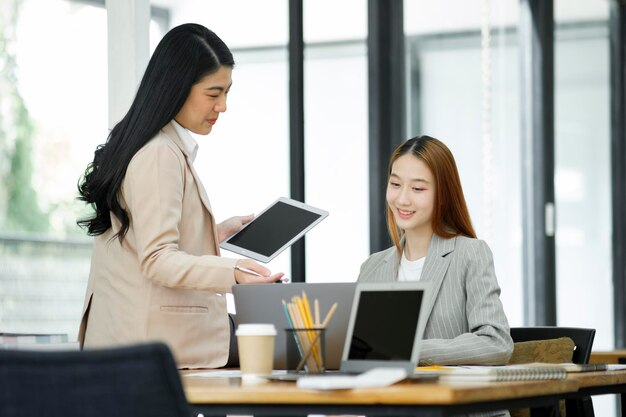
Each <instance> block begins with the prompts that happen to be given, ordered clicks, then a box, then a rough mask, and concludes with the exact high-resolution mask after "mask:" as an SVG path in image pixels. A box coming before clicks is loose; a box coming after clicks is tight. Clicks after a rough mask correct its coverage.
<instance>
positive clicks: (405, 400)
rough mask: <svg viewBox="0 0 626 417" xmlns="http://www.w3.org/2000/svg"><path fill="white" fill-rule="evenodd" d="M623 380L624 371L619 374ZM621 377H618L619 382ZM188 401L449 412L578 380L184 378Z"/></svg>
mask: <svg viewBox="0 0 626 417" xmlns="http://www.w3.org/2000/svg"><path fill="white" fill-rule="evenodd" d="M622 376H623V379H624V382H626V372H623V375H622ZM620 381H621V380H620ZM183 385H184V388H185V394H186V395H187V400H188V401H189V403H190V404H191V405H192V407H193V408H194V411H195V412H196V413H202V414H204V416H205V417H208V416H218V415H222V416H223V415H225V414H245V415H254V416H255V417H256V416H303V415H307V414H365V415H367V416H368V417H369V416H376V415H385V416H389V415H406V416H433V417H434V416H453V415H457V414H464V413H468V412H479V411H490V410H502V409H507V408H523V407H530V406H532V407H542V406H556V405H557V402H558V400H559V399H561V398H565V396H566V395H568V394H575V393H576V392H577V391H578V388H579V386H580V381H579V380H574V379H568V380H564V381H526V382H502V383H455V384H451V383H416V382H404V383H400V384H396V385H393V386H391V387H386V388H368V389H354V390H343V391H309V390H302V389H299V388H297V387H296V386H295V384H294V383H293V382H270V383H266V384H261V385H241V380H240V379H239V378H226V377H218V378H215V377H211V378H201V377H183Z"/></svg>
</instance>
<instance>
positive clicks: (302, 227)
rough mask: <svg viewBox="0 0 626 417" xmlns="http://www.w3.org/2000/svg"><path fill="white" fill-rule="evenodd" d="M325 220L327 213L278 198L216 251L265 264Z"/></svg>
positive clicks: (294, 201)
mask: <svg viewBox="0 0 626 417" xmlns="http://www.w3.org/2000/svg"><path fill="white" fill-rule="evenodd" d="M327 216H328V212H327V211H324V210H320V209H318V208H315V207H311V206H309V205H307V204H304V203H301V202H299V201H296V200H292V199H290V198H286V197H280V198H279V199H278V200H276V201H274V202H273V203H272V204H271V205H270V206H269V207H267V208H266V209H265V210H263V211H262V212H261V213H259V214H258V215H257V216H256V217H255V218H254V220H252V221H251V222H250V223H248V224H247V225H245V226H244V228H243V229H241V230H240V231H239V232H237V233H235V234H234V235H232V236H231V237H229V238H228V239H226V240H224V241H223V242H222V243H221V244H220V247H221V248H222V249H226V250H229V251H231V252H235V253H238V254H240V255H243V256H246V257H248V258H252V259H255V260H257V261H259V262H264V263H265V262H269V261H271V260H272V259H274V258H275V257H276V256H277V255H278V254H279V253H281V252H282V251H283V250H285V249H286V248H288V247H289V246H291V245H292V244H293V243H294V242H295V241H297V240H298V239H300V238H301V237H302V236H303V235H304V234H305V233H306V232H308V231H309V230H311V229H312V228H313V227H314V226H315V225H317V224H318V223H319V222H321V221H322V220H324V219H325V218H326V217H327Z"/></svg>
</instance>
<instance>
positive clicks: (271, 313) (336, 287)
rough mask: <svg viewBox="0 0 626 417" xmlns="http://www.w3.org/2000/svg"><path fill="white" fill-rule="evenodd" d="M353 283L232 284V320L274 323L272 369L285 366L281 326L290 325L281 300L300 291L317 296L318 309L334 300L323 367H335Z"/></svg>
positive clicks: (341, 345)
mask: <svg viewBox="0 0 626 417" xmlns="http://www.w3.org/2000/svg"><path fill="white" fill-rule="evenodd" d="M355 286H356V283H354V282H341V283H337V282H326V283H290V284H279V285H269V284H238V285H234V286H233V298H234V302H235V312H236V314H235V324H237V325H239V324H240V323H272V324H274V326H275V327H276V330H277V335H276V342H275V345H274V369H287V337H286V332H285V330H284V329H287V328H289V327H290V326H289V325H288V324H287V318H286V316H285V312H284V310H283V305H282V301H283V300H285V301H287V302H289V301H291V298H292V297H293V296H302V291H304V292H305V293H306V295H307V297H308V299H309V300H311V302H312V301H313V300H315V299H317V300H319V307H320V308H319V309H320V311H322V312H328V311H329V310H330V308H331V307H332V305H333V304H334V303H337V308H336V310H335V313H334V314H333V316H332V319H331V320H330V321H329V323H328V327H327V328H326V334H325V338H326V363H325V365H326V369H330V370H337V369H339V367H340V365H341V359H342V357H341V356H342V351H343V346H344V344H345V340H346V331H347V329H348V319H349V317H350V311H351V308H352V300H353V298H354V289H355Z"/></svg>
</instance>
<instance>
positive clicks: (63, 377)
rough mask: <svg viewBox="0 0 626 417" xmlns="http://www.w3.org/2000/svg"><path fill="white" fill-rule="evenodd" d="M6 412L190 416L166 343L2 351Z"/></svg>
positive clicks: (8, 416) (53, 416) (21, 415)
mask: <svg viewBox="0 0 626 417" xmlns="http://www.w3.org/2000/svg"><path fill="white" fill-rule="evenodd" d="M0 387H1V388H0V416H2V417H32V416H44V417H113V416H115V417H148V416H149V417H189V416H190V415H191V411H190V409H189V406H188V404H187V401H186V399H185V394H184V392H183V388H182V384H181V380H180V375H179V374H178V369H177V368H176V364H175V362H174V359H173V357H172V354H171V352H170V350H169V349H168V347H167V346H166V345H164V344H161V343H149V344H140V345H133V346H127V347H120V348H112V349H97V350H95V349H94V350H85V351H41V350H38V351H35V350H33V351H26V350H0Z"/></svg>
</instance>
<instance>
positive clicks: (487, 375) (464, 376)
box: [418, 364, 567, 382]
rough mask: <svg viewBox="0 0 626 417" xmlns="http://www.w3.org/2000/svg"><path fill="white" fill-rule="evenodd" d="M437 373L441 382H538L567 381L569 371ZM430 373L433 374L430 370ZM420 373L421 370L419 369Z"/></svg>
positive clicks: (461, 369) (459, 369)
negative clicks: (545, 380) (548, 380)
mask: <svg viewBox="0 0 626 417" xmlns="http://www.w3.org/2000/svg"><path fill="white" fill-rule="evenodd" d="M439 368H440V370H438V371H436V373H437V374H438V375H439V380H440V381H485V382H499V381H536V380H544V379H565V378H566V377H567V370H566V369H565V368H564V367H562V366H559V365H558V364H556V365H555V366H548V365H546V366H529V365H504V366H450V367H439ZM428 372H433V371H432V369H429V370H428ZM418 373H419V368H418Z"/></svg>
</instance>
